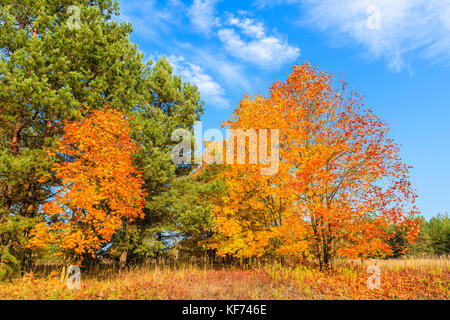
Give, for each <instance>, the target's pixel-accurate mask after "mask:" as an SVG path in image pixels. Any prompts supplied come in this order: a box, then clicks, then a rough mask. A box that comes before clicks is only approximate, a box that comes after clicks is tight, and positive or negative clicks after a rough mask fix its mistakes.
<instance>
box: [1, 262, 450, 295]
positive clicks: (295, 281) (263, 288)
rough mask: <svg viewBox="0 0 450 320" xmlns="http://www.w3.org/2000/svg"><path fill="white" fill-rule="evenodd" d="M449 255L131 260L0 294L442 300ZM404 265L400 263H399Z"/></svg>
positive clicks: (25, 280)
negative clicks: (325, 260)
mask: <svg viewBox="0 0 450 320" xmlns="http://www.w3.org/2000/svg"><path fill="white" fill-rule="evenodd" d="M448 262H449V259H448V258H445V259H407V260H406V262H405V260H402V259H399V260H376V261H375V260H372V261H364V262H361V261H339V263H337V265H336V269H335V270H334V271H332V272H331V271H329V272H319V271H318V270H317V269H316V268H314V267H306V266H301V265H298V266H285V265H282V264H280V263H270V264H259V265H256V266H253V268H250V267H249V266H247V267H245V268H244V267H237V266H234V267H228V268H218V269H213V268H211V267H207V266H198V265H194V264H183V265H181V266H177V267H175V266H173V267H169V266H165V267H162V266H161V267H160V266H158V265H153V266H139V267H133V268H130V269H129V270H127V271H122V272H119V271H117V270H116V271H112V270H110V269H108V268H106V267H105V268H104V269H98V270H97V271H96V273H91V274H90V275H85V276H83V274H82V278H81V289H80V290H76V289H72V290H71V289H68V288H67V287H66V285H65V284H64V283H62V282H61V281H60V280H59V275H58V272H57V271H56V270H55V271H53V272H51V273H47V274H41V275H39V274H38V275H35V274H27V275H25V276H23V277H21V278H18V279H15V280H12V281H9V282H3V283H0V298H1V299H194V300H195V299H268V300H273V299H444V300H447V299H448V298H449V280H450V271H449V268H448V267H449V264H448ZM373 263H377V264H378V265H379V267H380V269H381V289H380V290H370V289H368V288H367V286H366V281H367V278H368V277H369V276H370V275H369V274H367V273H366V267H367V266H368V265H370V264H373ZM405 266H406V267H405Z"/></svg>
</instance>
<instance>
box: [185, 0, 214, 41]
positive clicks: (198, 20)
mask: <svg viewBox="0 0 450 320" xmlns="http://www.w3.org/2000/svg"><path fill="white" fill-rule="evenodd" d="M218 2H220V0H194V2H193V3H192V5H191V6H190V7H189V9H188V11H187V15H188V17H189V19H190V21H191V24H192V26H193V27H194V30H195V31H197V32H200V33H204V34H208V33H210V32H211V29H212V28H213V27H215V26H217V25H218V24H219V18H218V17H216V5H217V3H218Z"/></svg>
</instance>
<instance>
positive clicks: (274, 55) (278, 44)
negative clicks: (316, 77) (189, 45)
mask: <svg viewBox="0 0 450 320" xmlns="http://www.w3.org/2000/svg"><path fill="white" fill-rule="evenodd" d="M226 25H227V26H228V27H226V28H222V29H220V30H219V31H218V33H217V34H218V36H219V39H220V40H221V41H222V43H223V44H224V46H225V50H226V51H227V52H228V53H229V54H230V55H232V56H235V57H237V58H239V59H241V60H243V61H246V62H250V63H253V64H255V65H258V66H260V67H263V68H274V67H279V66H280V65H282V64H284V63H286V62H290V61H293V60H295V59H297V58H298V57H299V56H300V49H299V48H297V47H295V46H291V45H290V44H289V43H288V42H287V40H286V39H283V38H282V37H281V36H278V35H275V34H273V35H267V33H266V30H265V28H264V25H263V23H261V22H257V21H255V20H254V19H250V18H237V17H233V16H232V17H231V18H230V19H229V20H228V22H227V24H226ZM238 32H241V34H242V35H245V36H247V38H248V40H247V39H244V38H243V37H242V36H241V34H239V33H238Z"/></svg>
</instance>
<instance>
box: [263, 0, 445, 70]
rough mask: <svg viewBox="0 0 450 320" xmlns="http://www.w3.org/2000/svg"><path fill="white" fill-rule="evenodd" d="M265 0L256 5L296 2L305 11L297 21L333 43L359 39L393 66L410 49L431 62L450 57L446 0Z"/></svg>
mask: <svg viewBox="0 0 450 320" xmlns="http://www.w3.org/2000/svg"><path fill="white" fill-rule="evenodd" d="M270 2H272V3H270ZM270 2H269V1H267V0H257V2H256V4H257V5H258V6H259V7H265V6H268V5H273V4H299V5H301V8H302V10H304V13H305V18H303V17H302V18H300V19H299V21H301V22H299V23H300V24H302V25H313V26H314V27H316V28H318V29H320V30H323V31H324V32H327V33H330V34H332V35H333V38H332V39H333V41H334V42H336V43H337V42H340V43H348V42H352V41H353V42H357V43H359V44H362V45H363V46H364V47H365V48H366V50H367V52H368V53H369V55H370V56H371V57H375V58H385V59H387V60H388V64H389V66H390V67H391V68H393V69H395V70H401V69H403V68H405V67H408V64H409V62H408V58H409V56H410V55H411V54H413V53H415V52H419V53H420V54H422V55H423V56H425V57H427V58H428V59H430V60H432V61H434V62H436V61H438V62H439V61H447V62H449V60H450V1H449V0H338V1H337V0H322V1H316V0H276V1H270ZM377 20H378V21H377ZM377 23H378V27H377Z"/></svg>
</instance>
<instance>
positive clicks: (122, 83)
mask: <svg viewBox="0 0 450 320" xmlns="http://www.w3.org/2000/svg"><path fill="white" fill-rule="evenodd" d="M71 6H72V7H73V6H76V8H75V10H73V8H72V10H70V9H69V7H71ZM78 9H79V11H78ZM118 12H119V11H118V2H117V1H112V0H94V1H90V0H89V1H87V0H80V1H72V0H70V1H69V0H33V1H28V0H27V1H22V0H20V1H18V0H0V265H4V264H6V265H10V267H14V269H15V270H16V271H17V270H18V269H20V268H28V267H29V266H30V265H31V263H32V261H31V259H30V258H31V256H30V253H31V252H30V250H28V249H26V244H27V241H28V234H29V231H30V229H31V228H33V226H34V225H35V223H36V221H37V219H38V218H39V208H40V206H41V205H42V204H43V203H45V202H46V201H47V200H48V199H49V198H51V196H52V194H53V191H54V189H55V188H57V187H58V183H59V180H58V179H57V178H56V177H55V176H48V175H47V173H49V172H51V170H50V168H51V166H52V165H53V163H52V161H51V160H52V159H49V158H47V157H46V152H47V150H50V149H52V148H53V147H54V146H55V145H56V144H57V143H58V141H59V138H60V136H61V132H62V128H63V126H62V124H63V121H64V120H69V121H72V120H75V119H80V118H82V117H84V116H86V115H87V114H88V113H89V111H90V110H95V109H99V108H102V107H103V104H104V102H105V101H108V102H109V103H111V104H112V105H114V106H115V107H116V108H119V109H122V110H129V109H131V108H132V107H134V106H136V105H143V104H144V103H145V100H144V99H145V98H144V95H143V92H144V88H145V90H148V87H146V86H144V85H143V82H144V81H143V79H144V78H145V76H144V73H145V65H144V63H142V59H143V54H142V53H140V52H139V51H138V50H137V47H136V45H134V44H132V43H131V42H130V40H129V35H130V33H131V30H132V28H131V25H129V24H125V23H122V24H119V23H117V22H115V21H113V20H112V17H113V16H115V15H117V14H118ZM77 13H79V18H80V19H79V25H78V26H73V23H74V22H76V20H74V19H73V18H74V15H77ZM70 22H72V24H71V23H70ZM44 176H45V177H47V179H42V178H43V177H44ZM12 257H14V259H13V258H12ZM12 261H17V263H14V266H13V265H12ZM3 262H4V263H3ZM0 268H1V266H0Z"/></svg>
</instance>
